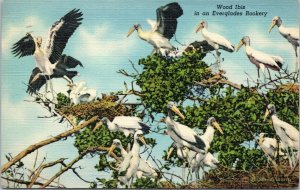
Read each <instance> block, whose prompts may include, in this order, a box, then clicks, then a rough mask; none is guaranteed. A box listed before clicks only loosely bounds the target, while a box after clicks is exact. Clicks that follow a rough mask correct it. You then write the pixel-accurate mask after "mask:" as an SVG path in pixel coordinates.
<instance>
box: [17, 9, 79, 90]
mask: <svg viewBox="0 0 300 190" xmlns="http://www.w3.org/2000/svg"><path fill="white" fill-rule="evenodd" d="M82 19H83V18H82V13H81V12H80V11H79V9H73V10H72V11H70V12H69V13H67V14H66V15H65V16H63V17H62V18H61V19H60V20H58V21H56V22H55V23H54V24H53V25H52V27H51V28H50V30H49V34H48V40H47V42H46V45H45V47H44V49H43V48H42V38H41V37H36V38H35V37H33V36H32V34H30V33H28V34H27V35H26V36H25V37H23V38H22V39H20V40H19V41H18V42H17V43H15V44H14V45H13V47H12V53H13V54H14V55H15V56H17V57H19V58H20V57H23V56H28V55H34V58H35V61H36V68H35V69H34V70H33V71H32V75H31V77H30V81H29V84H28V86H29V88H28V90H27V92H29V93H30V94H32V93H35V92H36V91H37V90H39V89H40V88H41V86H42V85H43V84H45V81H46V82H47V81H48V80H50V79H51V78H61V77H62V78H65V79H66V80H67V81H68V82H69V83H72V78H73V77H74V76H76V75H77V72H76V71H67V69H69V68H75V67H76V66H77V65H80V66H82V65H81V63H80V62H79V61H78V60H76V59H74V58H72V57H69V56H64V55H62V52H63V50H64V48H65V46H66V44H67V42H68V40H69V38H70V37H71V36H72V34H73V33H74V31H75V30H76V28H77V27H78V26H79V25H80V24H81V22H80V21H81V20H82ZM66 59H67V60H66ZM42 77H43V78H44V79H42ZM50 82H51V81H50ZM50 84H51V83H50ZM51 88H52V85H51ZM51 90H52V93H53V89H51Z"/></svg>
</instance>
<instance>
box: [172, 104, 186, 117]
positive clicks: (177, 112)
mask: <svg viewBox="0 0 300 190" xmlns="http://www.w3.org/2000/svg"><path fill="white" fill-rule="evenodd" d="M171 110H172V111H173V112H175V113H176V114H177V115H179V116H180V117H181V118H182V119H185V117H184V115H183V114H182V113H181V112H180V111H179V109H178V108H177V107H176V106H173V107H172V108H171Z"/></svg>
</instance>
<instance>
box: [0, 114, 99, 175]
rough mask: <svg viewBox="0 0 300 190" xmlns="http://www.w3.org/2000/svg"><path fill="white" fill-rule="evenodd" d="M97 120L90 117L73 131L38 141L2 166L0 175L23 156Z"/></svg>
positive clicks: (96, 117) (95, 117)
mask: <svg viewBox="0 0 300 190" xmlns="http://www.w3.org/2000/svg"><path fill="white" fill-rule="evenodd" d="M97 119H98V116H94V117H92V118H91V119H89V120H88V121H86V122H84V123H82V124H80V125H79V126H76V127H74V128H73V129H70V130H68V131H65V132H63V133H60V134H59V135H56V136H54V137H51V138H49V139H46V140H43V141H40V142H38V143H36V144H33V145H30V146H29V147H27V148H26V149H25V150H23V151H22V152H20V153H19V154H18V155H17V156H15V157H14V158H12V159H11V160H10V161H9V162H7V163H6V164H4V165H3V166H2V168H1V173H3V172H5V171H6V170H7V169H8V168H9V167H11V166H12V165H13V164H15V163H16V162H18V161H20V160H21V159H22V158H24V157H25V156H27V155H28V154H30V153H32V152H33V151H35V150H37V149H39V148H41V147H43V146H45V145H48V144H51V143H54V142H57V141H59V140H61V139H63V138H66V137H68V136H70V135H72V134H74V133H76V132H78V131H80V130H81V129H83V128H84V127H86V126H87V125H89V124H91V123H93V122H95V121H96V120H97Z"/></svg>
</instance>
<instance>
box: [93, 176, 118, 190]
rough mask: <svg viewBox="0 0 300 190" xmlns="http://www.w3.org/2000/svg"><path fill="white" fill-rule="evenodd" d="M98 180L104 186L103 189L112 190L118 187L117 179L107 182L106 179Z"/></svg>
mask: <svg viewBox="0 0 300 190" xmlns="http://www.w3.org/2000/svg"><path fill="white" fill-rule="evenodd" d="M97 180H98V181H99V182H100V183H102V184H103V187H102V188H108V189H112V188H117V186H118V180H116V179H111V180H107V179H105V178H97Z"/></svg>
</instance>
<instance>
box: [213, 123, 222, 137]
mask: <svg viewBox="0 0 300 190" xmlns="http://www.w3.org/2000/svg"><path fill="white" fill-rule="evenodd" d="M212 126H214V127H215V128H216V129H218V131H219V132H220V133H221V134H222V135H223V130H222V129H221V127H220V125H219V123H217V122H216V121H215V122H213V123H212Z"/></svg>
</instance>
